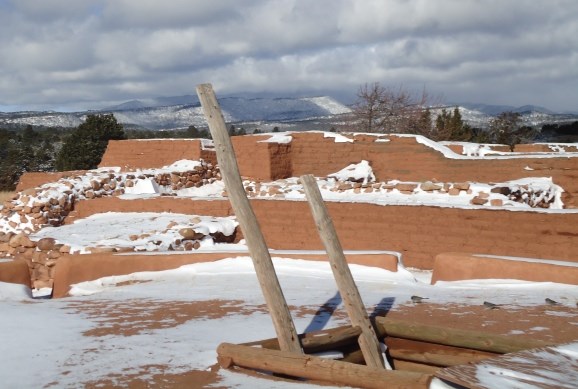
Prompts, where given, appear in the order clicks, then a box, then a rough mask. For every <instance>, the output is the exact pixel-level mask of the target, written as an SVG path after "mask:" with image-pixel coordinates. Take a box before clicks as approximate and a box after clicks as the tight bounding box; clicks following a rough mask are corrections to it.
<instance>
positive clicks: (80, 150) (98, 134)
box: [55, 114, 126, 170]
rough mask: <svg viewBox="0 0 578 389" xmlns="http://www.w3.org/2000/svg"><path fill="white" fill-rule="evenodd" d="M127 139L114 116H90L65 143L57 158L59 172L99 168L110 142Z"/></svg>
mask: <svg viewBox="0 0 578 389" xmlns="http://www.w3.org/2000/svg"><path fill="white" fill-rule="evenodd" d="M113 139H114V140H119V139H126V136H125V133H124V129H123V126H122V124H120V123H118V122H117V121H116V118H115V117H114V115H112V114H96V115H88V116H87V117H86V121H85V122H84V123H82V124H81V125H80V126H78V127H77V128H76V129H75V130H74V131H73V132H72V134H71V135H70V136H69V137H68V138H67V139H66V140H65V141H64V144H63V145H62V148H61V149H60V152H59V153H58V156H57V158H56V163H55V165H56V168H57V169H58V170H88V169H95V168H97V167H98V164H99V163H100V160H101V159H102V156H103V154H104V152H105V150H106V146H107V145H108V141H109V140H113Z"/></svg>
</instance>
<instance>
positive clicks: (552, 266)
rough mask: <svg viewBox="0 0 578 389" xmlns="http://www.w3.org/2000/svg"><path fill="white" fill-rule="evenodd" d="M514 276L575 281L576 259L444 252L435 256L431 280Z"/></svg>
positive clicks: (576, 275)
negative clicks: (507, 256)
mask: <svg viewBox="0 0 578 389" xmlns="http://www.w3.org/2000/svg"><path fill="white" fill-rule="evenodd" d="M481 279H516V280H525V281H533V282H558V283H561V284H570V285H578V266H576V263H559V262H558V263H547V261H544V262H536V261H530V260H524V259H523V258H518V259H503V258H492V257H487V256H482V255H473V254H467V253H443V254H439V255H438V256H437V257H436V259H435V264H434V268H433V275H432V280H431V284H432V285H433V284H435V283H436V282H438V281H459V280H481Z"/></svg>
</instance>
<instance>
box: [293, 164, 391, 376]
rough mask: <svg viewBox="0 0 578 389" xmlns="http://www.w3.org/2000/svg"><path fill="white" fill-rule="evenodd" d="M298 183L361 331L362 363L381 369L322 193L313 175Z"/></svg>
mask: <svg viewBox="0 0 578 389" xmlns="http://www.w3.org/2000/svg"><path fill="white" fill-rule="evenodd" d="M300 179H301V184H302V185H303V189H304V191H305V195H306V196H307V200H308V202H309V206H310V208H311V213H312V214H313V219H315V225H316V226H317V230H318V231H319V235H320V237H321V240H322V241H323V245H324V246H325V250H326V251H327V256H328V257H329V262H330V263H331V270H332V271H333V276H334V277H335V282H336V283H337V288H338V289H339V293H340V294H341V298H342V299H343V304H344V306H345V309H346V311H347V314H348V315H349V319H350V320H351V323H352V324H353V325H354V326H357V327H359V328H361V335H360V336H359V347H360V348H361V351H362V352H363V357H364V358H365V363H366V364H367V365H368V366H371V367H380V368H383V367H384V361H383V354H382V353H381V347H380V345H379V340H378V339H377V336H376V334H375V330H374V329H373V325H372V324H371V322H370V321H369V317H368V316H367V311H366V310H365V305H364V304H363V300H362V299H361V296H360V294H359V290H358V289H357V285H355V281H354V280H353V276H352V275H351V270H350V269H349V265H348V264H347V260H346V259H345V255H344V254H343V248H342V247H341V243H340V242H339V238H338V236H337V232H336V231H335V227H334V226H333V222H332V220H331V218H330V217H329V213H328V212H327V208H326V207H325V203H323V198H322V197H321V192H320V191H319V187H318V186H317V181H316V180H315V177H313V176H312V175H310V174H309V175H304V176H301V177H300Z"/></svg>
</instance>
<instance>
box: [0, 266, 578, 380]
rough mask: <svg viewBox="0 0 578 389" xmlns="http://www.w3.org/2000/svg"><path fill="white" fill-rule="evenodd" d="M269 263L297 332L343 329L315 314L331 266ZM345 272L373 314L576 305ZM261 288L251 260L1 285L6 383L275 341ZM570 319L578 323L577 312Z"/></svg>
mask: <svg viewBox="0 0 578 389" xmlns="http://www.w3.org/2000/svg"><path fill="white" fill-rule="evenodd" d="M274 264H275V268H276V271H277V273H278V275H279V278H280V282H281V285H282V288H283V291H284V294H285V297H286V299H287V302H288V305H289V306H291V307H293V308H292V309H293V312H292V313H293V316H294V320H295V325H296V327H297V331H299V332H304V331H312V330H320V329H324V328H332V327H335V326H338V325H343V324H347V320H346V318H345V315H344V314H343V312H342V311H343V310H342V306H341V307H340V308H339V309H341V313H340V314H338V313H335V314H333V315H332V314H331V313H327V312H326V313H318V314H316V311H317V309H318V308H319V307H320V306H322V305H323V304H327V303H330V304H333V305H334V306H337V305H340V304H341V299H340V297H339V295H338V294H337V288H336V286H335V282H334V280H333V276H332V274H331V269H330V267H329V265H328V264H327V263H325V262H311V261H303V260H291V259H282V258H274ZM351 269H352V273H353V275H354V278H355V280H356V282H357V285H358V287H359V290H360V293H361V295H362V298H363V300H364V302H365V304H366V305H367V306H368V307H369V313H370V314H371V313H372V309H375V308H378V307H380V306H383V304H384V301H386V302H387V304H389V305H391V306H399V305H404V304H412V303H411V300H410V296H411V295H420V296H425V297H428V298H429V299H430V300H428V301H431V302H433V303H437V304H449V303H454V302H456V301H467V302H468V304H471V305H481V304H482V303H483V302H484V301H486V300H488V301H492V302H494V303H496V304H509V305H510V307H511V309H522V308H523V307H525V306H533V305H539V304H543V302H544V299H545V298H546V297H550V298H555V299H557V300H558V301H560V302H561V304H564V305H567V306H574V307H575V304H576V301H577V300H578V287H576V286H568V285H559V284H551V283H541V284H536V283H527V282H514V281H509V282H508V281H502V282H495V281H491V280H490V281H483V282H482V281H479V282H476V281H470V282H452V283H438V284H437V285H435V286H431V285H429V284H428V283H427V278H428V274H427V272H417V273H416V274H412V272H409V271H407V270H403V269H402V270H400V271H399V272H397V273H392V272H389V271H386V270H382V269H377V268H369V267H364V266H357V265H352V266H351ZM415 276H417V278H419V279H420V280H422V281H419V280H418V279H416V277H415ZM424 281H426V282H424ZM258 285H259V284H258V281H257V279H256V276H255V274H254V271H253V266H252V263H251V260H250V258H248V257H239V258H231V259H225V260H221V261H218V262H214V263H199V264H194V265H187V266H183V267H181V268H179V269H175V270H168V271H162V272H154V273H153V272H146V273H136V274H131V275H124V276H116V277H106V278H103V279H100V280H94V281H90V282H84V283H81V284H77V285H76V286H75V287H74V288H73V290H72V294H73V297H69V298H64V299H58V300H34V301H33V300H30V298H29V292H28V290H26V288H24V287H21V286H17V285H13V284H5V283H0V309H1V312H2V315H1V316H0V344H2V352H1V353H0V375H1V376H2V385H3V386H4V387H6V388H16V387H18V388H42V387H46V388H51V387H58V388H77V387H85V386H86V385H91V384H92V385H96V384H97V383H98V382H102V381H110V382H111V383H112V384H113V385H118V386H124V385H126V383H127V382H126V380H127V379H128V378H127V377H130V376H133V375H135V374H137V375H139V376H140V377H141V378H143V379H144V380H147V379H149V378H151V377H152V376H153V375H154V374H156V373H159V372H162V373H163V374H179V373H184V372H186V371H190V370H200V371H207V370H209V369H210V367H211V366H212V365H214V364H215V363H216V349H217V346H218V345H219V344H220V343H221V342H231V343H242V342H245V341H253V340H259V339H265V338H268V337H274V336H275V334H274V330H273V325H272V323H271V320H270V317H269V316H268V313H267V311H266V310H265V309H264V308H263V304H264V300H263V297H262V295H261V291H260V289H259V286H258ZM199 303H203V304H205V306H204V308H203V307H200V306H199V305H198V304H199ZM215 309H219V310H221V311H222V315H221V314H218V315H217V314H215V313H214V311H215ZM521 312H522V311H521ZM568 319H569V320H573V321H578V318H577V317H576V315H574V316H573V317H572V318H570V317H569V318H568ZM577 325H578V323H577ZM577 331H578V330H577ZM217 379H220V382H219V383H218V385H217V386H219V387H230V388H290V387H310V385H305V384H298V383H286V382H272V381H269V380H265V379H259V378H254V377H249V376H246V375H244V374H241V373H234V372H229V371H225V370H220V371H219V372H218V377H217ZM95 387H97V386H95ZM191 387H195V386H194V384H193V385H192V386H191Z"/></svg>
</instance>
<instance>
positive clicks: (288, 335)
mask: <svg viewBox="0 0 578 389" xmlns="http://www.w3.org/2000/svg"><path fill="white" fill-rule="evenodd" d="M197 95H198V96H199V100H200V101H201V106H202V107H203V112H204V114H205V118H206V119H207V122H208V123H209V130H210V131H211V135H212V137H213V141H214V143H215V150H216V152H217V161H218V163H219V169H220V170H221V175H222V177H223V180H224V181H225V188H226V189H227V193H228V196H229V200H230V201H231V206H232V207H233V211H234V212H235V215H236V217H237V220H238V221H239V224H240V226H241V229H242V230H243V236H244V237H245V240H246V241H247V246H248V247H249V254H250V255H251V258H252V259H253V265H254V266H255V272H256V273H257V278H258V280H259V284H260V285H261V290H262V291H263V295H264V297H265V302H266V303H267V307H268V309H269V312H270V314H271V318H272V319H273V325H274V326H275V332H276V334H277V338H278V339H279V347H280V348H281V350H283V351H288V352H293V353H299V354H302V353H303V350H302V349H301V344H300V342H299V337H298V335H297V331H296V330H295V325H294V323H293V319H292V318H291V313H290V312H289V307H288V306H287V302H286V301H285V297H284V296H283V291H282V290H281V285H280V284H279V279H278V278H277V273H275V267H274V266H273V261H271V256H270V254H269V249H268V248H267V245H266V243H265V238H264V237H263V234H262V232H261V228H260V227H259V222H258V221H257V218H256V217H255V213H254V212H253V208H252V207H251V204H250V203H249V200H248V199H247V195H246V194H245V189H244V188H243V182H242V181H241V175H240V173H239V166H238V165H237V158H236V157H235V151H234V150H233V144H232V143H231V139H230V138H229V134H228V132H227V126H226V124H225V119H224V118H223V114H222V112H221V108H220V107H219V103H218V102H217V97H216V96H215V92H214V91H213V87H212V85H211V84H201V85H197Z"/></svg>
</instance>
